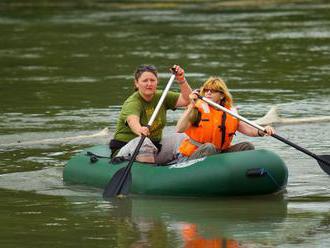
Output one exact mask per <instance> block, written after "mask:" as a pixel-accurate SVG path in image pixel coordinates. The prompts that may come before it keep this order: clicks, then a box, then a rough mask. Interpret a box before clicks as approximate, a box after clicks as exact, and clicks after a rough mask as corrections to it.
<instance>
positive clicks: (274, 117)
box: [254, 106, 330, 125]
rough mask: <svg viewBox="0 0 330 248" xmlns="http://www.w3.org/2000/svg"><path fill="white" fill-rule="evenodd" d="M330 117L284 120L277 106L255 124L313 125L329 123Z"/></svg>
mask: <svg viewBox="0 0 330 248" xmlns="http://www.w3.org/2000/svg"><path fill="white" fill-rule="evenodd" d="M329 121H330V116H315V117H302V118H283V117H280V116H279V114H278V108H277V106H272V107H271V109H270V110H269V111H268V112H267V114H266V115H265V116H263V117H261V118H259V119H257V120H255V121H254V122H255V123H257V124H258V125H270V124H280V125H281V124H282V125H290V124H300V123H313V122H329Z"/></svg>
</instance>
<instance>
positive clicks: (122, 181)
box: [115, 74, 175, 195]
mask: <svg viewBox="0 0 330 248" xmlns="http://www.w3.org/2000/svg"><path fill="white" fill-rule="evenodd" d="M174 79H175V74H173V75H172V76H171V78H170V80H169V81H168V83H167V85H166V87H165V89H164V91H163V94H162V96H161V97H160V99H159V102H158V104H157V106H156V108H155V110H154V112H153V114H152V116H151V118H150V120H149V122H148V125H147V127H148V128H149V129H150V127H151V126H152V123H153V122H154V120H155V119H156V117H157V114H158V112H159V109H160V108H161V106H162V104H163V102H164V100H165V97H166V95H167V93H168V91H169V90H170V88H171V86H172V84H173V81H174ZM145 138H146V136H145V135H142V136H141V139H140V141H139V143H138V145H137V146H136V148H135V150H134V153H133V155H132V157H131V159H130V161H129V162H128V164H127V166H126V168H125V173H124V175H123V176H122V178H121V180H120V182H119V185H118V187H117V190H116V194H115V195H119V194H120V193H121V189H122V187H123V185H124V183H125V181H126V180H127V178H128V174H129V173H130V171H131V168H132V165H133V163H134V161H135V159H136V157H137V155H138V154H139V150H140V148H141V146H142V144H143V141H144V140H145Z"/></svg>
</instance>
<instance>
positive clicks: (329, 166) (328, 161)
mask: <svg viewBox="0 0 330 248" xmlns="http://www.w3.org/2000/svg"><path fill="white" fill-rule="evenodd" d="M319 157H320V158H322V160H324V162H323V161H321V160H317V162H318V163H319V165H320V166H321V168H322V170H323V171H324V172H325V173H327V174H328V175H330V155H319Z"/></svg>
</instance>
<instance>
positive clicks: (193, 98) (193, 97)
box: [189, 90, 199, 106]
mask: <svg viewBox="0 0 330 248" xmlns="http://www.w3.org/2000/svg"><path fill="white" fill-rule="evenodd" d="M198 94H199V90H194V91H193V92H192V93H191V94H190V95H189V100H190V105H192V106H195V103H196V100H197V99H198V96H197V95H198Z"/></svg>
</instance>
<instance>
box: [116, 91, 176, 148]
mask: <svg viewBox="0 0 330 248" xmlns="http://www.w3.org/2000/svg"><path fill="white" fill-rule="evenodd" d="M162 93H163V92H162V91H160V90H157V91H156V94H155V96H154V97H153V99H152V101H151V102H146V101H145V100H144V99H143V98H142V97H141V96H140V94H139V93H138V92H135V93H133V94H132V95H131V96H130V97H128V98H127V99H126V101H125V102H124V104H123V106H122V109H121V112H120V115H119V119H118V122H117V127H116V131H115V134H114V139H116V140H120V141H124V142H128V141H130V140H132V139H134V138H135V137H137V135H136V134H135V133H133V132H132V130H131V129H130V127H129V126H128V124H127V122H126V121H127V117H128V116H130V115H136V116H139V117H140V124H141V125H142V126H146V125H147V124H148V122H149V120H150V118H151V116H152V114H153V112H154V110H155V108H156V106H157V104H158V102H159V99H160V97H161V95H162ZM179 95H180V94H179V93H176V92H171V91H169V92H168V93H167V95H166V98H165V100H164V102H163V104H162V106H161V108H160V109H159V112H158V115H157V117H156V119H155V120H154V122H153V124H152V126H151V128H150V136H149V138H150V139H151V140H153V141H160V140H161V138H162V132H163V129H164V127H165V125H166V111H167V110H168V109H172V110H175V105H176V102H177V101H178V98H179Z"/></svg>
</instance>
